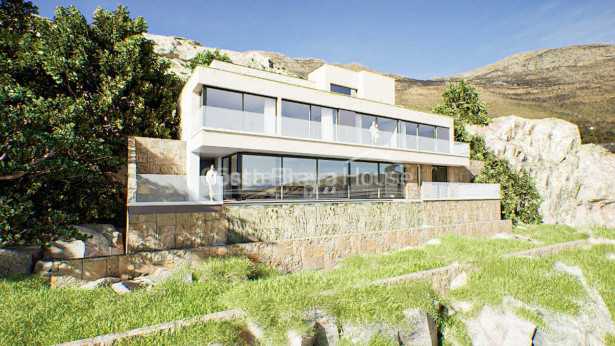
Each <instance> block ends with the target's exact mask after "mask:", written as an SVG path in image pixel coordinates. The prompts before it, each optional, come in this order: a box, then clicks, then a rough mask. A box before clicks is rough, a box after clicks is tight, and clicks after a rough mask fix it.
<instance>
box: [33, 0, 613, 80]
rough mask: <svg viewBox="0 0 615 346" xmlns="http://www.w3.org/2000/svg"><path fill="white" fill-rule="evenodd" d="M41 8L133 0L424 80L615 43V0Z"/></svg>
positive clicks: (242, 46)
mask: <svg viewBox="0 0 615 346" xmlns="http://www.w3.org/2000/svg"><path fill="white" fill-rule="evenodd" d="M33 2H34V4H35V5H37V6H38V7H39V11H40V14H41V15H43V16H46V17H52V16H53V13H54V9H55V7H56V6H58V5H59V6H65V7H66V6H69V5H75V6H77V8H79V10H81V12H82V13H84V14H85V15H86V16H87V17H88V18H91V16H92V12H93V11H94V10H95V9H96V7H97V6H100V7H102V8H104V9H109V10H113V9H115V8H116V6H117V4H118V3H120V4H123V5H126V6H127V7H128V9H129V10H130V12H131V14H132V15H133V16H135V17H136V16H137V15H140V16H143V17H144V18H145V19H146V20H147V23H148V25H149V32H150V33H153V34H160V35H170V36H180V37H186V38H189V39H193V40H195V41H198V42H200V43H202V44H203V45H205V46H209V47H219V48H224V49H231V50H236V51H246V50H266V51H274V52H279V53H282V54H285V55H287V56H290V57H295V58H297V57H310V58H320V59H323V60H326V61H328V62H341V63H350V62H358V63H360V64H363V65H365V66H368V67H370V68H373V69H376V70H379V71H383V72H389V73H396V74H401V75H405V76H408V77H411V78H417V79H428V78H432V77H438V76H448V75H452V74H456V73H461V72H465V71H469V70H472V69H474V68H477V67H481V66H484V65H486V64H489V63H492V62H495V61H497V60H499V59H501V58H504V57H506V56H508V55H511V54H514V53H518V52H523V51H529V50H536V49H541V48H548V47H553V48H556V47H563V46H569V45H575V44H584V43H591V42H608V43H615V1H612V0H611V1H591V0H589V1H550V2H549V1H545V2H543V1H498V0H491V1H466V2H461V1H429V0H423V1H385V0H380V1H378V0H371V1H352V0H346V1H307V0H303V1H301V0H286V1H269V0H261V1H225V0H218V1H208V0H201V1H194V0H175V1H170V0H127V1H121V0H72V1H66V0H39V1H37V0H34V1H33Z"/></svg>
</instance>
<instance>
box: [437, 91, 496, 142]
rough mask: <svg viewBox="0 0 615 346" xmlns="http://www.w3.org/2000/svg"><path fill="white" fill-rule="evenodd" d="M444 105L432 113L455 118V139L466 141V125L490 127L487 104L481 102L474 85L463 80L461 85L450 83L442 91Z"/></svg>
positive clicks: (440, 105) (438, 106)
mask: <svg viewBox="0 0 615 346" xmlns="http://www.w3.org/2000/svg"><path fill="white" fill-rule="evenodd" d="M442 99H443V100H444V102H443V103H441V104H439V105H437V106H436V107H434V108H433V109H432V112H434V113H438V114H442V115H448V116H450V117H453V118H454V124H455V125H454V126H455V139H456V140H458V141H465V137H466V135H467V134H466V131H465V125H467V124H469V125H488V124H489V118H488V117H487V104H486V103H485V102H484V101H481V100H480V95H479V93H478V90H476V87H475V86H474V84H471V83H468V82H466V80H465V79H464V80H462V81H461V82H459V83H449V84H448V87H447V88H446V89H444V90H443V91H442Z"/></svg>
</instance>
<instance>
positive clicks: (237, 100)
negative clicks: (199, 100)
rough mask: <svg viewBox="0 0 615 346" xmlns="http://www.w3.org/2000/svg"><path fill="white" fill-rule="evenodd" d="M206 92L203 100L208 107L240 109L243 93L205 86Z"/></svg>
mask: <svg viewBox="0 0 615 346" xmlns="http://www.w3.org/2000/svg"><path fill="white" fill-rule="evenodd" d="M206 93H207V96H206V99H205V102H206V105H207V106H208V107H218V108H224V109H234V110H238V111H240V110H242V107H243V106H242V102H243V100H242V97H243V95H242V94H241V93H238V92H234V91H226V90H220V89H214V88H207V89H206Z"/></svg>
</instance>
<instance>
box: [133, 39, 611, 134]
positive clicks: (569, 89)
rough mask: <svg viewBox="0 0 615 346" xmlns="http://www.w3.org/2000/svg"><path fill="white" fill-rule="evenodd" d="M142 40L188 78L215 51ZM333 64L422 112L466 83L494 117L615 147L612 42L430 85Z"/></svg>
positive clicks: (261, 63) (235, 56) (251, 55)
mask: <svg viewBox="0 0 615 346" xmlns="http://www.w3.org/2000/svg"><path fill="white" fill-rule="evenodd" d="M144 36H145V37H146V38H148V39H150V40H152V41H153V42H154V44H155V51H156V53H158V54H159V55H161V56H163V57H165V58H167V59H169V60H170V61H171V63H172V67H171V72H173V73H175V74H177V75H178V76H179V77H180V78H183V79H187V78H188V76H189V75H190V72H191V71H190V68H189V63H190V60H191V59H193V58H194V57H195V56H196V54H197V53H200V52H204V51H207V50H213V49H214V48H212V47H206V46H203V45H202V44H200V43H198V42H196V41H193V40H188V39H185V38H180V37H171V36H161V35H153V34H144ZM220 51H221V52H222V53H225V54H227V55H228V56H229V58H230V59H231V61H232V62H233V63H235V64H239V65H244V66H248V67H252V68H257V69H261V70H265V71H269V72H275V73H281V74H284V75H288V76H292V77H299V78H307V75H308V74H309V73H310V72H312V71H313V70H315V69H317V68H318V67H320V66H322V65H323V64H326V63H327V62H326V61H325V60H322V59H318V58H290V57H287V56H286V55H284V54H281V53H277V52H268V51H246V52H237V51H232V50H226V49H220ZM332 65H336V66H340V67H344V68H347V69H350V70H353V71H361V70H365V71H370V72H374V73H378V74H382V75H385V76H389V77H391V78H394V79H395V81H396V85H395V88H396V104H397V105H400V106H404V107H408V108H412V109H416V110H420V111H430V110H431V108H432V107H434V106H435V105H437V104H438V103H440V102H441V100H442V99H441V93H442V89H444V88H445V87H446V84H447V83H449V82H456V81H459V80H461V79H467V80H468V81H470V82H472V83H474V84H475V85H476V86H477V89H478V90H479V92H481V98H482V99H483V100H485V101H486V102H487V103H488V104H489V105H490V107H489V109H488V110H489V115H490V117H492V118H495V117H502V116H509V115H517V116H521V117H525V118H548V117H556V118H561V119H564V120H567V121H570V122H572V123H575V124H576V125H577V126H578V127H579V130H580V132H581V136H582V138H583V141H584V142H592V143H608V142H615V44H610V43H592V44H585V45H575V46H567V47H562V48H545V49H540V50H537V51H529V52H521V53H517V54H513V55H511V56H508V57H505V58H504V59H500V60H498V61H496V62H494V63H492V64H488V65H485V66H483V67H479V68H477V69H474V70H471V71H468V72H464V73H460V74H456V75H452V76H449V77H438V78H433V79H429V80H419V79H413V78H410V77H407V76H402V75H396V74H391V73H386V72H382V71H377V70H374V69H371V68H369V67H366V66H364V65H361V64H359V63H356V62H353V63H349V64H341V63H332Z"/></svg>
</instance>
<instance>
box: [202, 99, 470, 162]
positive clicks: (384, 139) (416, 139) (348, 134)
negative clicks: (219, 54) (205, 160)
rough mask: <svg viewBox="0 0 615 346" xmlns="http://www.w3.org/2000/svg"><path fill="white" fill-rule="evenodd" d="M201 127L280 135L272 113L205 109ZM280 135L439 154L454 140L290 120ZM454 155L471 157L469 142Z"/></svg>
mask: <svg viewBox="0 0 615 346" xmlns="http://www.w3.org/2000/svg"><path fill="white" fill-rule="evenodd" d="M199 125H200V126H201V127H207V128H213V129H224V130H232V131H242V132H252V133H260V134H270V135H275V134H276V117H275V116H272V115H271V114H267V115H265V114H262V113H254V112H247V111H238V110H232V109H225V108H217V107H211V106H204V107H202V117H201V122H200V124H199ZM279 135H280V136H283V137H291V138H308V139H316V140H325V141H330V142H340V143H348V144H361V145H369V146H378V147H386V148H401V149H409V150H419V151H427V152H437V153H451V141H450V140H448V139H435V138H429V137H422V136H415V135H403V134H399V133H397V132H391V131H383V130H378V131H374V130H370V129H368V128H361V127H354V126H347V125H338V124H333V123H323V122H320V121H310V120H305V119H297V118H290V117H281V128H280V130H279ZM452 153H453V154H454V155H459V156H469V154H470V153H469V147H468V144H467V143H458V142H453V152H452Z"/></svg>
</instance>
